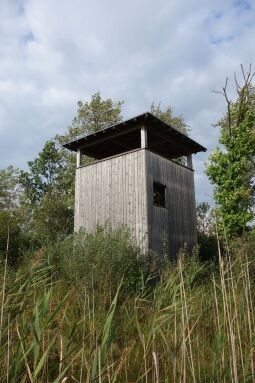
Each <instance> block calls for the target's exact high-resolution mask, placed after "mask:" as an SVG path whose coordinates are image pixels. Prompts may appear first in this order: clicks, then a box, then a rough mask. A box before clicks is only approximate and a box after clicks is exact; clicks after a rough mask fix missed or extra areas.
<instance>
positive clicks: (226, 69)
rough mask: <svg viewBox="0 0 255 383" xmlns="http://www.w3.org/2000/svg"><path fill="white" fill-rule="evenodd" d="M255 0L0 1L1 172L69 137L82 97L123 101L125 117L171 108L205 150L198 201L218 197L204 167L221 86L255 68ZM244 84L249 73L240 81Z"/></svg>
mask: <svg viewBox="0 0 255 383" xmlns="http://www.w3.org/2000/svg"><path fill="white" fill-rule="evenodd" d="M254 38H255V0H250V1H249V0H224V1H223V0H178V1H177V0H175V1H173V0H157V1H155V0H129V1H117V0H107V1H104V0H101V1H98V0H93V1H87V0H72V1H70V0H0V168H5V167H6V166H8V165H14V166H17V167H19V168H26V164H27V161H29V160H32V159H34V158H35V157H36V156H37V154H38V153H39V151H40V150H41V149H42V147H43V145H44V143H45V141H46V140H47V139H50V138H51V137H53V136H55V135H56V134H63V133H64V132H65V131H66V129H67V127H68V126H69V125H70V124H71V121H72V119H73V117H74V116H75V114H76V110H77V102H78V101H79V100H82V101H89V100H90V97H91V95H92V94H94V93H95V92H97V91H100V92H101V96H102V97H103V98H112V99H113V100H116V101H117V100H124V102H125V103H124V106H123V117H124V119H125V118H129V117H133V116H134V115H136V114H141V113H143V112H146V111H148V110H149V109H150V105H151V103H152V102H156V103H158V102H161V106H162V108H165V107H167V106H168V105H171V106H172V107H173V108H174V114H175V115H182V116H183V118H184V120H185V121H186V123H187V124H188V125H189V127H190V136H191V137H192V138H193V139H195V140H197V141H198V142H199V143H200V144H202V145H203V146H205V147H207V149H208V150H207V152H206V153H202V154H197V155H195V156H194V161H193V162H194V168H195V183H196V199H197V201H198V202H201V201H210V202H211V201H212V193H213V190H212V187H211V186H210V184H209V182H208V180H207V177H206V175H205V173H204V170H205V162H206V161H207V159H208V156H209V154H210V153H211V151H212V150H213V149H214V148H215V147H216V146H217V141H218V130H217V128H216V127H214V126H213V125H214V124H215V123H216V122H217V121H218V120H219V119H220V118H221V117H222V115H223V114H224V112H225V110H226V105H225V101H224V98H223V97H221V96H220V95H217V94H215V93H213V92H212V90H214V89H222V87H223V85H224V83H225V79H226V77H229V95H230V97H233V98H234V97H235V92H234V81H233V79H234V77H233V75H234V72H236V73H237V76H238V77H240V75H241V72H240V64H243V65H244V67H245V68H246V69H248V67H249V64H250V63H253V64H254V66H255V42H254ZM240 78H241V77H240Z"/></svg>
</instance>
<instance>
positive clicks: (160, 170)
mask: <svg viewBox="0 0 255 383" xmlns="http://www.w3.org/2000/svg"><path fill="white" fill-rule="evenodd" d="M153 182H158V183H161V184H163V185H165V186H166V207H165V208H164V207H157V206H154V205H153ZM107 221H109V222H110V223H111V225H112V226H113V227H116V226H118V225H126V226H128V227H129V228H130V229H131V230H132V233H133V236H134V238H135V239H136V240H137V242H138V243H139V244H141V246H142V248H143V249H144V250H147V249H151V250H154V251H156V252H157V253H158V254H162V253H163V250H164V241H165V245H166V248H167V247H168V250H169V256H170V258H173V257H175V256H176V253H177V252H178V250H179V249H180V248H181V247H183V245H184V243H185V242H186V243H187V244H188V246H189V248H190V249H191V247H192V246H193V245H194V244H196V209H195V191H194V172H193V171H192V170H191V169H189V168H187V167H184V166H181V165H179V164H176V163H174V162H172V161H169V160H167V159H165V158H163V157H161V156H160V155H157V154H155V153H152V152H150V151H149V150H146V149H138V150H136V151H132V152H129V153H124V154H122V155H119V156H115V157H112V158H108V159H105V160H102V161H99V162H96V163H94V164H91V165H88V166H84V167H79V168H78V169H76V184H75V221H74V226H75V230H76V231H78V230H79V228H80V227H84V228H85V229H87V230H88V231H90V232H93V231H95V230H96V227H97V224H101V225H104V224H105V223H106V222H107Z"/></svg>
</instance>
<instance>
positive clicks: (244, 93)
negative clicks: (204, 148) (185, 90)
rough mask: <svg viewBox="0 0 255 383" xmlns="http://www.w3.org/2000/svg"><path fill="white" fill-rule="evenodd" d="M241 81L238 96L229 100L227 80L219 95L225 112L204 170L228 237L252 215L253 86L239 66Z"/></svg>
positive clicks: (254, 167) (254, 168)
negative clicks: (223, 103) (225, 109)
mask: <svg viewBox="0 0 255 383" xmlns="http://www.w3.org/2000/svg"><path fill="white" fill-rule="evenodd" d="M242 73H243V81H244V84H243V85H242V86H241V85H239V83H238V82H237V80H236V90H237V94H238V98H237V100H236V101H231V100H229V98H228V95H227V81H226V85H225V87H224V88H223V92H220V93H223V95H224V96H225V99H226V101H227V113H226V115H225V116H224V117H223V118H222V119H221V120H220V121H219V122H218V124H217V126H219V128H220V139H219V143H220V144H221V147H219V148H217V149H216V150H215V151H214V152H213V153H212V155H211V156H210V158H209V163H208V166H207V170H206V173H207V175H208V177H209V179H210V180H211V182H212V184H213V185H214V186H215V200H216V202H217V204H218V215H219V218H220V221H219V222H220V226H219V227H220V229H221V232H222V233H224V232H225V234H227V235H228V236H230V237H234V236H236V235H241V234H242V233H243V232H244V231H245V230H247V226H248V224H249V223H250V222H251V221H252V220H253V218H254V192H255V187H254V176H255V165H254V159H255V88H254V86H253V84H252V80H253V78H254V74H252V73H251V69H250V70H249V72H248V73H247V74H246V73H245V72H244V70H243V67H242Z"/></svg>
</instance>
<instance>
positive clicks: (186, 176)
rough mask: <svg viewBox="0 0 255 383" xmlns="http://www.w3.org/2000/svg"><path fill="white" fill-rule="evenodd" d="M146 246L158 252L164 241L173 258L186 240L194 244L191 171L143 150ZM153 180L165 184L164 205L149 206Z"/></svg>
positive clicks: (193, 191) (193, 195)
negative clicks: (147, 235)
mask: <svg viewBox="0 0 255 383" xmlns="http://www.w3.org/2000/svg"><path fill="white" fill-rule="evenodd" d="M146 168H147V200H148V225H149V229H148V230H149V248H150V249H152V250H154V251H156V252H157V253H159V254H162V252H163V242H164V240H167V242H168V249H169V256H170V258H173V257H174V256H175V255H176V253H177V252H178V250H179V249H180V247H183V245H184V243H185V242H187V244H188V245H189V248H191V247H192V246H193V245H194V244H196V240H197V234H196V208H195V190H194V172H193V171H192V170H191V169H188V168H187V167H185V166H181V165H179V164H176V163H174V162H172V161H169V160H167V159H165V158H163V157H161V156H159V155H158V154H155V153H152V152H150V151H148V150H147V151H146ZM153 182H159V183H161V184H163V185H165V186H166V208H164V207H157V206H154V205H153Z"/></svg>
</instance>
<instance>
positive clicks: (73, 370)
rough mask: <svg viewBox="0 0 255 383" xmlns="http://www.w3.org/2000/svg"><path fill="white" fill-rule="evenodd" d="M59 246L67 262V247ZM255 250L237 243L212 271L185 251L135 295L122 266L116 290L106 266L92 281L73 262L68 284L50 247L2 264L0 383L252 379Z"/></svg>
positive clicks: (254, 376)
mask: <svg viewBox="0 0 255 383" xmlns="http://www.w3.org/2000/svg"><path fill="white" fill-rule="evenodd" d="M101 241H102V237H100V241H99V242H100V243H101ZM92 242H93V241H92ZM124 242H125V241H124ZM59 246H60V245H59ZM93 246H95V242H93ZM123 246H124V248H125V246H126V242H125V244H124V245H123ZM128 248H129V247H128ZM59 249H60V250H59V251H60V254H59V256H61V252H63V262H64V265H66V259H65V256H66V254H64V253H65V251H66V252H70V247H69V246H67V247H66V248H64V247H59ZM116 249H117V250H116ZM108 250H109V249H106V252H108ZM253 250H254V246H250V247H249V246H248V245H247V244H243V243H242V244H241V245H236V246H235V250H234V251H233V250H231V251H228V252H227V254H225V255H224V256H223V255H222V254H219V263H218V264H216V265H215V264H210V263H200V262H199V261H198V260H197V258H196V256H193V257H191V258H189V257H187V256H185V255H180V257H179V260H178V261H177V262H176V263H175V264H171V265H170V264H169V265H168V266H167V267H165V269H164V271H163V272H162V273H161V276H160V281H159V282H158V283H157V284H156V285H155V283H152V281H148V280H147V281H145V279H146V278H148V279H149V278H150V277H149V276H148V274H147V277H146V276H144V277H143V276H140V277H139V278H140V283H139V284H138V285H137V287H136V288H135V289H133V290H132V291H129V290H128V291H127V290H126V289H125V286H124V284H125V280H124V279H123V280H122V281H121V277H120V275H121V271H120V270H119V269H118V270H119V271H118V270H117V269H116V270H117V271H116V270H115V273H116V274H118V273H119V274H118V278H119V279H120V282H119V284H118V286H116V281H117V280H118V278H117V277H116V280H115V281H114V283H113V284H112V285H111V281H112V280H113V276H112V275H109V269H108V268H103V267H102V268H101V279H99V277H98V276H97V280H96V281H95V275H96V274H95V275H93V268H92V269H91V270H89V269H88V268H86V276H85V277H84V278H81V277H80V275H81V270H78V271H77V270H76V269H77V265H73V270H70V273H73V274H74V275H79V278H78V277H77V278H75V277H74V278H73V282H71V281H70V278H69V279H68V278H66V274H65V273H66V269H65V273H64V274H63V273H61V267H59V265H60V264H61V259H60V258H59V257H58V264H56V261H54V259H55V258H54V254H53V253H54V252H53V250H52V247H51V248H46V249H44V250H42V251H40V252H37V253H36V254H34V255H33V257H30V258H29V259H28V260H27V261H26V263H24V264H23V265H22V266H20V267H19V269H18V270H17V271H16V272H13V271H12V270H11V269H9V268H8V267H5V264H4V263H3V264H2V266H1V277H0V283H1V292H0V299H1V301H0V307H1V318H0V323H1V324H2V328H1V336H0V338H1V339H0V342H1V344H0V381H1V382H8V383H11V382H13V383H14V382H15V383H16V382H37V383H39V382H40V383H47V382H50V383H52V382H55V383H56V382H62V383H63V382H98V383H100V382H108V383H110V382H111V383H113V382H129V383H131V382H145V383H150V382H155V383H158V382H187V383H189V382H253V381H255V371H254V363H255V360H254V346H255V344H254V343H255V323H254V321H255V317H254V276H255V273H254V271H255V259H254V253H253ZM54 251H55V250H54ZM102 251H103V248H102ZM115 251H117V252H120V251H121V248H120V247H119V246H115ZM129 251H131V250H130V248H129ZM79 252H81V249H79ZM79 254H80V253H79ZM97 254H99V250H98V248H97ZM71 256H72V257H73V258H72V259H73V263H75V257H74V254H73V253H72V254H70V257H71ZM98 257H99V255H98ZM69 267H70V269H72V266H71V264H70V266H69ZM86 267H87V266H86ZM75 270H76V271H75ZM129 272H130V269H129ZM70 275H71V274H70ZM137 278H138V277H137ZM132 286H133V285H132Z"/></svg>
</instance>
